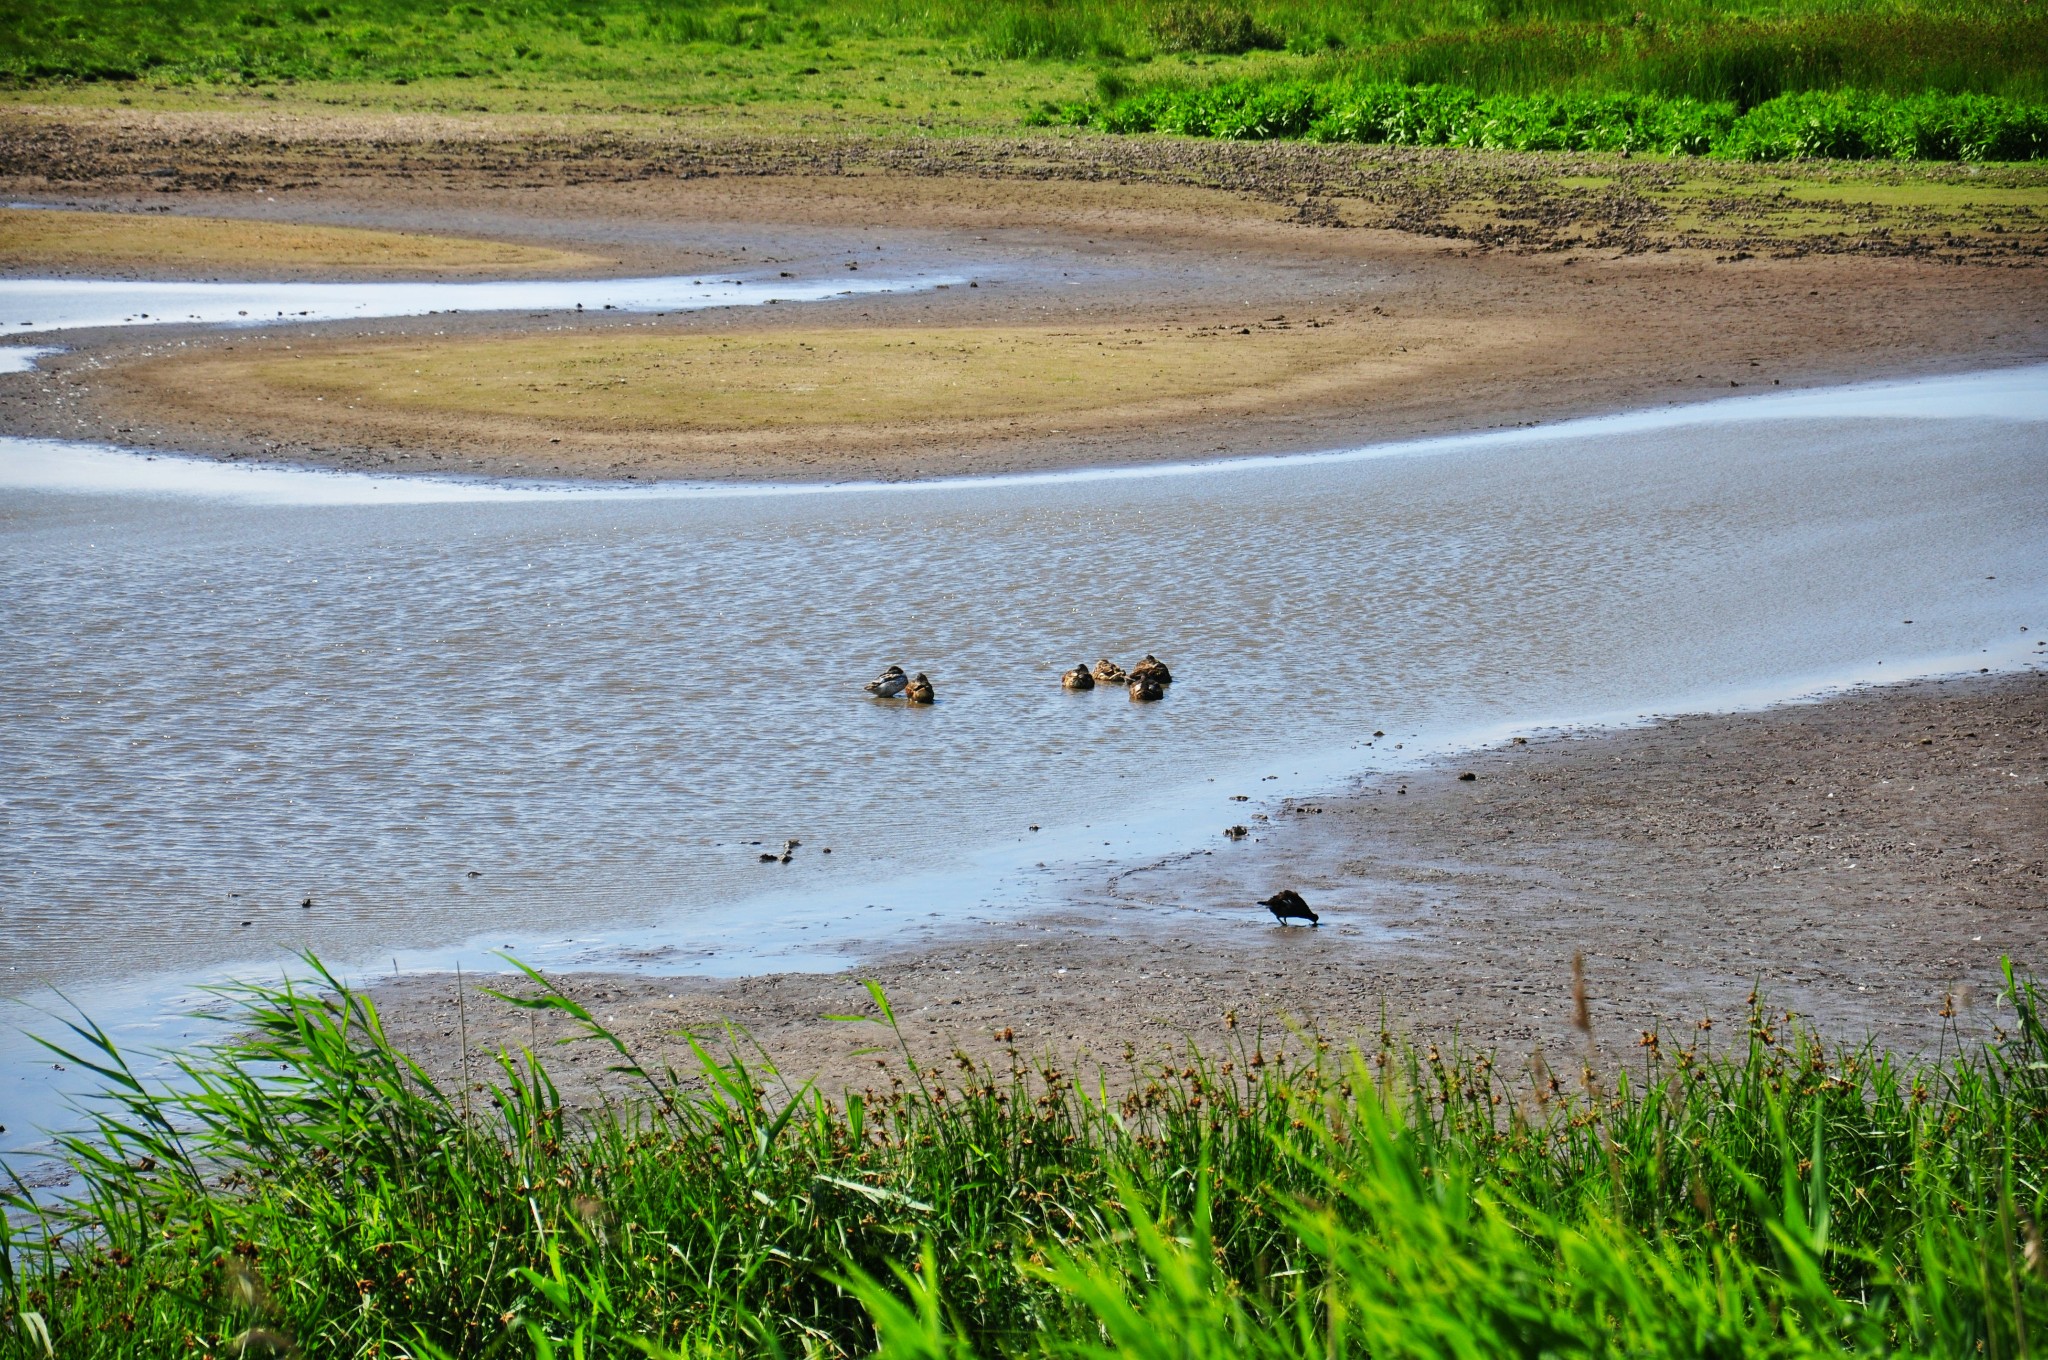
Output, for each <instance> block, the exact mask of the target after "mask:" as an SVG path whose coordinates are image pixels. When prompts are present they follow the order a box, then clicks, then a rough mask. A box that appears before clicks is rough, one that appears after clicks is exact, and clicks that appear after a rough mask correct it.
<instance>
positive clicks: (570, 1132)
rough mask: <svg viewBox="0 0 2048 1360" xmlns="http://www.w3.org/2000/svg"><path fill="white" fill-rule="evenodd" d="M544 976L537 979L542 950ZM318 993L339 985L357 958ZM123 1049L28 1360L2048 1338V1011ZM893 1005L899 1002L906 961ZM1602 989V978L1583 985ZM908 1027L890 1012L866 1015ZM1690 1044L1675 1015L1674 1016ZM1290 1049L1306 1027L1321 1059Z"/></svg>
mask: <svg viewBox="0 0 2048 1360" xmlns="http://www.w3.org/2000/svg"><path fill="white" fill-rule="evenodd" d="M536 980H537V979H536ZM328 982H329V983H330V984H331V983H332V979H328ZM228 995H229V997H230V999H232V1000H233V1001H234V1002H235V1003H236V1010H235V1014H234V1015H233V1016H232V1017H231V1020H232V1023H233V1024H234V1026H235V1027H236V1028H237V1029H238V1030H239V1031H240V1037H237V1038H233V1039H229V1040H227V1041H225V1042H224V1043H223V1044H221V1045H220V1046H219V1047H217V1048H215V1049H213V1050H211V1051H209V1052H207V1053H205V1054H202V1055H200V1056H198V1057H194V1058H189V1059H187V1060H185V1061H184V1062H183V1064H182V1067H183V1072H182V1078H181V1079H180V1080H179V1081H178V1082H177V1083H176V1085H175V1086H174V1087H172V1088H161V1087H158V1086H155V1085H152V1084H146V1083H144V1082H143V1081H141V1080H140V1079H138V1078H137V1077H135V1076H134V1075H133V1074H132V1071H131V1069H130V1068H129V1067H128V1066H127V1065H126V1063H125V1062H124V1061H123V1060H122V1059H121V1058H120V1057H119V1056H118V1055H117V1054H116V1052H115V1050H114V1047H113V1045H112V1044H111V1043H110V1042H109V1041H108V1040H107V1039H106V1037H105V1036H104V1035H103V1034H101V1033H100V1032H99V1031H97V1030H96V1029H94V1028H92V1027H91V1026H90V1025H89V1024H87V1023H84V1022H80V1024H79V1026H78V1027H77V1031H76V1033H77V1042H76V1043H74V1044H73V1045H71V1049H72V1051H71V1052H70V1054H69V1056H68V1059H67V1060H69V1061H74V1062H84V1063H88V1064H91V1065H92V1066H93V1067H95V1068H96V1069H97V1070H98V1071H99V1072H100V1073H101V1074H102V1076H103V1077H104V1078H105V1080H106V1082H107V1093H106V1096H105V1098H104V1099H103V1101H102V1102H101V1103H100V1104H99V1105H98V1106H97V1107H96V1108H97V1116H96V1120H95V1123H94V1126H93V1127H92V1128H91V1129H89V1130H88V1131H87V1132H85V1133H83V1134H81V1135H80V1136H78V1137H77V1138H75V1139H73V1140H71V1141H70V1142H69V1144H68V1155H69V1157H70V1158H71V1159H72V1161H73V1162H74V1163H75V1165H76V1166H77V1168H78V1171H79V1176H80V1181H79V1183H78V1185H77V1187H76V1191H77V1193H76V1197H75V1198H74V1199H73V1200H71V1201H70V1202H68V1203H66V1204H64V1205H61V1206H58V1207H54V1208H53V1207H47V1206H38V1205H37V1204H35V1203H34V1202H32V1200H31V1199H30V1197H29V1196H28V1195H27V1194H26V1193H25V1192H17V1193H16V1194H15V1195H14V1196H13V1197H12V1199H11V1201H10V1210H11V1213H10V1219H9V1227H8V1230H7V1236H6V1240H5V1243H4V1246H5V1253H4V1256H0V1261H4V1265H5V1274H4V1277H0V1355H5V1356H9V1357H13V1356H23V1357H26V1356H48V1355H62V1356H66V1357H72V1356H78V1357H99V1356H151V1357H161V1356H174V1355H191V1356H195V1357H200V1356H229V1355H252V1354H255V1355H273V1356H275V1355H287V1354H291V1355H305V1356H393V1357H395V1356H421V1357H438V1356H465V1357H467V1356H492V1355H535V1356H549V1357H552V1356H579V1357H581V1356H592V1357H595V1356H639V1355H643V1354H646V1355H691V1356H696V1355H709V1354H733V1353H743V1354H763V1355H774V1354H783V1355H796V1354H805V1355H821V1356H829V1355H849V1354H863V1353H870V1352H873V1353H879V1354H881V1355H885V1356H894V1357H930V1358H933V1360H936V1358H937V1357H949V1358H953V1357H965V1356H970V1355H1025V1354H1030V1355H1041V1354H1043V1355H1062V1356H1084V1355H1108V1354H1118V1355H1140V1356H1153V1355H1156V1356H1161V1357H1165V1356H1169V1355H1171V1356H1176V1357H1206V1356H1212V1355H1213V1356H1219V1357H1220V1356H1225V1355H1228V1356H1296V1355H1307V1354H1311V1353H1313V1354H1317V1355H1331V1356H1336V1355H1343V1356H1373V1357H1390V1356H1440V1355H1459V1356H1491V1355H1505V1354H1516V1355H1552V1356H1580V1355H1587V1356H1590V1355H1602V1356H1609V1355H1611V1356H1644V1355H1660V1356H1661V1355H1691V1356H1738V1355H1816V1354H1824V1355H1843V1354H1857V1355H1878V1354H1886V1355H1928V1356H1964V1355H1972V1356H1974V1355H1984V1356H1995V1357H2018V1356H2022V1355H2025V1354H2028V1353H2030V1351H2031V1349H2033V1348H2035V1347H2037V1346H2038V1345H2039V1344H2040V1341H2039V1338H2042V1337H2044V1336H2048V1278H2044V1273H2048V1263H2044V1261H2043V1245H2042V1241H2041V1236H2040V1230H2039V1227H2038V1225H2039V1223H2040V1222H2041V1221H2042V1216H2043V1214H2044V1212H2048V1202H2044V1185H2043V1180H2042V1175H2043V1171H2044V1169H2048V1032H2044V1030H2043V1028H2042V1024H2041V1021H2040V1019H2039V1016H2038V1013H2037V1009H2036V1001H2035V996H2034V992H2033V989H2032V987H2031V986H2029V985H2027V984H2026V983H2025V982H2023V981H2022V982H2018V983H2016V984H2015V985H2014V986H2013V987H2012V990H2011V992H2010V994H2009V995H2007V996H2006V997H2004V998H2003V999H2002V1000H2001V1003H2000V1004H2001V1011H2000V1014H2001V1016H2002V1017H2003V1023H2004V1024H2005V1029H2004V1030H2003V1031H2001V1032H2000V1034H1999V1037H1998V1039H1997V1041H1996V1042H1995V1043H1993V1044H1991V1045H1990V1046H1988V1047H1985V1048H1983V1049H1981V1050H1979V1051H1975V1052H1971V1053H1967V1054H1965V1055H1963V1056H1958V1057H1954V1058H1951V1059H1949V1060H1946V1061H1941V1062H1930V1063H1924V1064H1902V1063H1899V1062H1896V1061H1894V1060H1892V1059H1890V1058H1888V1057H1886V1056H1884V1055H1883V1054H1880V1053H1877V1052H1874V1051H1871V1050H1869V1049H1846V1050H1837V1049H1829V1048H1826V1047H1824V1046H1823V1045H1821V1044H1820V1043H1818V1042H1816V1041H1815V1040H1813V1039H1811V1038H1810V1037H1807V1036H1805V1035H1802V1034H1800V1033H1799V1032H1797V1031H1796V1030H1795V1029H1793V1028H1792V1027H1790V1025H1789V1024H1788V1023H1787V1022H1784V1021H1780V1020H1777V1019H1775V1018H1773V1017H1771V1016H1769V1015H1767V1014H1766V1013H1764V1012H1763V1011H1762V1010H1757V1011H1754V1012H1753V1013H1752V1014H1751V1016H1750V1017H1749V1024H1748V1031H1747V1033H1746V1034H1745V1035H1740V1036H1737V1037H1735V1039H1734V1042H1732V1043H1731V1044H1730V1045H1729V1046H1728V1047H1727V1049H1725V1050H1724V1051H1721V1052H1719V1053H1716V1052H1714V1051H1710V1050H1709V1049H1708V1048H1707V1046H1706V1045H1705V1044H1704V1043H1702V1042H1700V1040H1701V1037H1702V1036H1700V1035H1698V1034H1688V1035H1686V1036H1672V1035H1665V1036H1662V1038H1661V1040H1659V1041H1657V1042H1650V1041H1649V1040H1648V1038H1647V1036H1646V1041H1645V1043H1644V1045H1643V1046H1642V1052H1643V1061H1642V1064H1641V1066H1640V1068H1639V1069H1638V1070H1637V1071H1635V1072H1633V1073H1632V1074H1628V1075H1623V1074H1620V1073H1609V1074H1603V1075H1597V1076H1596V1075H1594V1074H1593V1073H1592V1072H1591V1071H1590V1070H1581V1069H1580V1068H1579V1066H1578V1064H1576V1063H1574V1064H1572V1065H1571V1071H1570V1073H1569V1074H1567V1073H1566V1072H1563V1071H1560V1072H1559V1073H1558V1074H1557V1075H1555V1076H1553V1075H1551V1073H1550V1072H1549V1071H1548V1070H1547V1069H1544V1068H1542V1067H1541V1066H1540V1065H1539V1066H1538V1067H1537V1068H1536V1069H1535V1070H1534V1072H1533V1074H1532V1073H1529V1072H1523V1073H1521V1074H1519V1075H1517V1074H1514V1073H1511V1072H1509V1071H1508V1070H1505V1069H1504V1068H1502V1067H1501V1066H1498V1065H1496V1064H1495V1063H1494V1062H1493V1061H1492V1060H1491V1059H1489V1058H1487V1057H1484V1056H1473V1055H1460V1054H1457V1053H1439V1052H1438V1051H1437V1050H1436V1049H1434V1048H1431V1049H1428V1050H1426V1051H1424V1052H1420V1053H1418V1052H1415V1051H1412V1050H1410V1049H1407V1048H1404V1047H1402V1046H1400V1045H1398V1044H1396V1043H1395V1042H1393V1041H1391V1040H1383V1041H1382V1043H1381V1045H1380V1046H1379V1047H1378V1048H1377V1049H1376V1050H1375V1051H1371V1052H1365V1053H1360V1052H1352V1053H1349V1054H1340V1053H1337V1052H1334V1051H1331V1050H1330V1049H1329V1048H1328V1047H1327V1046H1326V1045H1323V1044H1321V1043H1318V1042H1315V1041H1314V1040H1313V1039H1300V1040H1296V1041H1294V1042H1292V1043H1290V1044H1288V1045H1287V1046H1286V1053H1284V1054H1283V1052H1282V1048H1281V1045H1279V1044H1276V1043H1275V1036H1273V1035H1270V1034H1268V1035H1256V1034H1244V1033H1243V1032H1242V1031H1240V1032H1239V1036H1240V1037H1239V1042H1238V1043H1237V1045H1236V1046H1235V1048H1234V1049H1233V1050H1232V1051H1231V1052H1229V1053H1225V1054H1209V1055H1199V1054H1190V1055H1189V1056H1188V1057H1187V1058H1186V1059H1185V1060H1184V1061H1183V1062H1182V1063H1181V1064H1180V1065H1179V1066H1178V1067H1176V1068H1174V1069H1169V1070H1151V1071H1141V1070H1138V1069H1136V1068H1130V1069H1128V1070H1125V1071H1122V1072H1119V1073H1115V1074H1107V1075H1110V1076H1114V1077H1116V1078H1118V1079H1119V1081H1118V1083H1117V1084H1110V1083H1108V1082H1106V1081H1105V1074H1098V1073H1086V1074H1083V1073H1068V1072H1064V1071H1060V1070H1057V1069H1055V1068H1052V1067H1049V1066H1045V1065H1043V1064H1039V1065H1033V1064H1030V1063H1028V1062H1026V1061H1023V1060H1022V1059H1020V1058H1019V1059H1013V1061H1012V1064H1011V1066H1010V1067H1009V1068H1008V1070H1003V1071H987V1070H982V1069H978V1068H976V1067H974V1066H973V1065H972V1064H971V1063H969V1062H968V1061H967V1060H965V1059H964V1058H963V1059H961V1060H960V1061H959V1062H958V1063H956V1064H955V1065H954V1066H953V1067H952V1068H950V1069H948V1070H947V1071H944V1072H941V1071H935V1070H927V1069H920V1068H919V1067H917V1066H916V1065H915V1064H914V1063H912V1062H911V1061H910V1060H909V1058H908V1054H907V1051H901V1052H899V1053H898V1056H897V1058H896V1060H895V1065H894V1066H893V1067H891V1068H890V1069H888V1070H887V1071H884V1072H881V1073H880V1074H879V1075H878V1077H877V1081H878V1083H881V1085H882V1089H880V1090H875V1091H869V1092H866V1093H858V1094H850V1095H848V1096H847V1097H845V1099H844V1100H843V1101H841V1102H839V1103H836V1104H835V1103H833V1102H830V1101H827V1100H825V1099H822V1098H821V1097H819V1096H818V1095H816V1094H814V1093H811V1092H809V1091H806V1090H801V1089H799V1090H795V1091H791V1090H788V1089H787V1088H785V1087H784V1086H783V1084H782V1082H781V1081H780V1079H779V1078H778V1077H777V1076H776V1075H775V1074H774V1072H773V1070H772V1068H771V1066H770V1065H769V1064H767V1062H766V1061H765V1059H763V1058H762V1057H760V1056H759V1055H746V1054H745V1050H744V1047H743V1046H734V1048H733V1049H731V1050H729V1051H726V1050H721V1051H720V1052H719V1053H717V1054H714V1053H713V1052H711V1051H708V1050H706V1049H704V1048H701V1047H699V1048H697V1053H698V1057H699V1060H700V1061H701V1063H702V1074H701V1077H702V1080H701V1084H699V1083H695V1082H685V1081H684V1080H683V1079H681V1078H679V1077H677V1076H676V1075H675V1074H673V1073H668V1072H651V1071H648V1070H646V1069H644V1068H643V1067H642V1066H641V1065H640V1064H639V1063H637V1062H636V1061H635V1060H634V1059H633V1056H632V1055H631V1054H630V1053H629V1052H627V1051H626V1049H625V1048H624V1046H623V1045H621V1044H619V1043H618V1042H617V1041H616V1040H615V1039H613V1038H612V1037H611V1036H610V1035H609V1034H608V1033H607V1032H606V1031H604V1030H603V1028H602V1027H601V1026H599V1025H598V1024H597V1023H596V1022H595V1021H594V1020H592V1019H591V1018H590V1017H589V1015H588V1013H587V1012H586V1011H584V1010H583V1009H582V1008H581V1007H580V1006H577V1005H576V1004H575V1003H573V1002H572V1001H570V1000H568V999H567V998H566V997H564V996H562V995H561V994H560V993H557V992H554V991H552V990H542V991H540V992H539V993H538V995H533V996H531V997H530V998H529V999H528V1000H526V1001H524V1002H523V1003H522V1004H527V1005H533V1006H539V1007H544V1008H549V1009H552V1010H555V1011H558V1012H564V1013H567V1014H568V1015H569V1016H571V1017H573V1018H574V1019H575V1020H577V1021H578V1022H579V1023H580V1024H581V1026H582V1029H583V1032H584V1035H585V1037H586V1039H587V1040H588V1041H590V1042H594V1043H598V1044H608V1045H610V1046H611V1047H612V1048H613V1049H614V1050H615V1052H616V1056H617V1063H616V1066H615V1068H614V1071H615V1072H616V1073H617V1076H618V1080H619V1081H620V1082H621V1083H622V1084H623V1085H624V1087H625V1088H626V1089H629V1090H631V1091H632V1092H634V1093H635V1094H634V1095H633V1097H632V1098H630V1099H626V1100H621V1101H618V1102H615V1103H612V1104H609V1105H607V1106H605V1107H603V1108H601V1109H599V1110H597V1111H595V1112H594V1113H588V1114H582V1115H579V1114H574V1113H570V1112H568V1111H566V1110H565V1108H564V1106H563V1104H562V1102H561V1100H560V1098H559V1096H558V1094H557V1093H556V1090H555V1088H554V1087H553V1085H552V1084H551V1083H550V1081H549V1079H548V1077H547V1075H546V1070H545V1064H544V1062H543V1061H542V1059H541V1058H540V1056H539V1055H536V1054H532V1053H521V1054H516V1055H505V1056H501V1058H500V1059H499V1064H498V1066H497V1068H496V1071H495V1075H494V1076H493V1078H492V1079H491V1080H488V1081H479V1082H476V1083H473V1084H469V1085H466V1086H462V1087H460V1088H458V1089H449V1088H448V1087H447V1086H445V1085H439V1084H436V1083H435V1082H434V1081H433V1080H432V1079H430V1077H429V1076H428V1074H427V1073H426V1072H424V1071H423V1070H421V1069H420V1068H419V1067H417V1066H415V1065H414V1064H413V1063H412V1062H410V1061H409V1060H408V1059H407V1058H406V1057H405V1056H404V1055H402V1054H400V1053H398V1052H397V1051H395V1050H394V1048H393V1047H392V1045H391V1044H390V1043H389V1041H388V1040H387V1039H386V1037H385V1035H384V1032H383V1030H382V1028H381V1025H380V1022H379V1019H378V1016H377V1012H376V1009H375V1007H374V1006H373V1005H372V1004H371V1002H370V1001H369V1000H368V998H366V997H365V996H363V995H361V994H358V993H351V992H349V991H347V990H346V989H344V988H340V987H339V986H335V987H334V988H333V991H332V992H331V993H324V994H319V995H315V994H310V993H308V992H305V991H294V990H291V989H285V988H263V987H243V988H238V989H235V990H233V991H231V992H229V993H228ZM874 995H875V1002H876V1006H877V1011H876V1014H875V1016H874V1017H873V1018H875V1019H878V1020H879V1021H880V1022H881V1023H882V1024H883V1025H884V1026H890V1027H892V1026H893V1021H892V1020H891V1019H890V1017H889V1015H888V1011H887V1005H886V1000H885V998H883V997H882V995H881V994H880V992H879V991H878V990H877V991H875V993H874ZM1582 1013H1583V1011H1582ZM877 1033H878V1036H879V1037H881V1038H882V1039H884V1040H885V1041H886V1040H887V1039H888V1037H889V1034H888V1030H887V1029H886V1028H885V1029H882V1030H878V1031H877ZM1681 1038H1682V1039H1683V1041H1684V1043H1685V1045H1686V1046H1683V1047H1681V1046H1680V1041H1681ZM1289 1055H1291V1056H1289Z"/></svg>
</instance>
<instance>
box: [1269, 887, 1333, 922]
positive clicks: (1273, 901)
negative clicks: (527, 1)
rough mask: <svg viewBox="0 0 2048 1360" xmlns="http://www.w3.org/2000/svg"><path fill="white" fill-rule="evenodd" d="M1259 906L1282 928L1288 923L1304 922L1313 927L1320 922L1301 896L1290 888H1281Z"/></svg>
mask: <svg viewBox="0 0 2048 1360" xmlns="http://www.w3.org/2000/svg"><path fill="white" fill-rule="evenodd" d="M1259 905H1260V906H1262V907H1264V908H1265V909H1266V910H1267V911H1270V912H1272V913H1273V919H1274V920H1276V921H1278V922H1279V923H1280V924H1281V925H1283V926H1284V925H1286V924H1287V923H1288V922H1289V921H1306V922H1308V923H1309V924H1310V925H1312V926H1313V925H1316V924H1318V923H1320V922H1321V920H1322V918H1321V917H1319V916H1317V915H1316V914H1315V913H1314V912H1312V911H1310V910H1309V907H1308V903H1307V902H1306V901H1305V900H1304V899H1303V898H1302V895H1301V894H1300V893H1298V892H1296V891H1295V890H1294V889H1292V888H1282V889H1281V890H1280V891H1279V892H1276V893H1274V894H1273V895H1272V896H1271V897H1269V898H1267V899H1266V900H1265V901H1263V902H1261V903H1259Z"/></svg>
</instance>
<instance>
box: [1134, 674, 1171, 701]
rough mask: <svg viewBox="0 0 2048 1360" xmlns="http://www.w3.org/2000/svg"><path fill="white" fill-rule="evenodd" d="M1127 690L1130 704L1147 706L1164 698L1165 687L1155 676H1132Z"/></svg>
mask: <svg viewBox="0 0 2048 1360" xmlns="http://www.w3.org/2000/svg"><path fill="white" fill-rule="evenodd" d="M1129 688H1130V691H1131V702H1132V703H1136V704H1149V703H1151V702H1152V701H1153V700H1155V699H1164V698H1165V697H1166V686H1164V685H1162V684H1160V683H1159V677H1158V676H1156V675H1133V676H1132V677H1131V681H1130V686H1129Z"/></svg>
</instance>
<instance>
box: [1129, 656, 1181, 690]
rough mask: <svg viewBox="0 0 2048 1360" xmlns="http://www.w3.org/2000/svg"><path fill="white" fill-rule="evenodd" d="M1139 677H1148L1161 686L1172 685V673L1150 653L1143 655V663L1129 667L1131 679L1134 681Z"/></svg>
mask: <svg viewBox="0 0 2048 1360" xmlns="http://www.w3.org/2000/svg"><path fill="white" fill-rule="evenodd" d="M1141 675H1149V676H1151V677H1152V678H1153V679H1154V680H1157V681H1158V682H1159V683H1160V684H1162V685H1170V684H1172V683H1173V672H1172V671H1170V670H1168V669H1166V663H1165V662H1164V661H1161V660H1160V659H1159V658H1158V657H1156V656H1154V655H1152V653H1150V652H1147V653H1145V659H1144V660H1143V661H1140V662H1139V663H1138V664H1137V665H1135V666H1133V667H1131V679H1133V680H1135V679H1137V678H1138V677H1139V676H1141Z"/></svg>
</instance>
